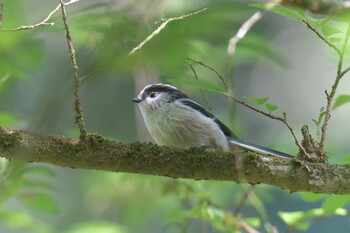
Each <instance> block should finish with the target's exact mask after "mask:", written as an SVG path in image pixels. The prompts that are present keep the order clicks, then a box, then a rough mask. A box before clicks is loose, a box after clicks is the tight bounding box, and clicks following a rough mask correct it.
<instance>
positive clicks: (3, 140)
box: [0, 128, 350, 194]
mask: <svg viewBox="0 0 350 233" xmlns="http://www.w3.org/2000/svg"><path fill="white" fill-rule="evenodd" d="M0 150H1V152H0V156H1V157H4V158H8V159H18V160H24V161H31V162H41V163H48V164H53V165H58V166H62V167H71V168H82V169H94V170H104V171H113V172H131V173H139V174H149V175H158V176H168V177H174V178H189V179H196V180H229V181H235V182H247V183H250V184H260V183H264V184H271V185H275V186H277V187H281V188H284V189H288V190H290V191H292V192H295V191H309V192H320V193H336V194H350V185H349V180H350V165H332V164H328V163H309V162H305V161H299V160H290V159H280V158H276V157H269V156H262V155H257V154H255V153H244V154H236V155H233V154H229V153H224V152H210V153H209V152H205V151H203V150H195V149H190V150H176V149H172V148H167V147H159V146H157V145H154V144H149V143H139V142H135V143H131V144H122V143H118V142H114V141H110V140H107V139H104V138H102V137H101V136H98V135H88V136H87V138H86V140H85V141H84V142H82V141H80V140H78V139H74V138H66V137H61V136H53V135H47V134H34V133H29V132H25V131H20V130H10V129H4V128H1V129H0ZM335 170H336V172H334V171H335Z"/></svg>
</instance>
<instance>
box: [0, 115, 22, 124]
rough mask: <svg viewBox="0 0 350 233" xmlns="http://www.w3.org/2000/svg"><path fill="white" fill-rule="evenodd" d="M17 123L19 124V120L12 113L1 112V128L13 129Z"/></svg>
mask: <svg viewBox="0 0 350 233" xmlns="http://www.w3.org/2000/svg"><path fill="white" fill-rule="evenodd" d="M17 122H19V119H18V118H17V117H16V116H15V115H13V114H12V113H9V112H0V126H2V127H12V126H14V124H15V123H17Z"/></svg>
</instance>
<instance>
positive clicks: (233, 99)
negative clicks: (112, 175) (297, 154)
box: [226, 94, 308, 156]
mask: <svg viewBox="0 0 350 233" xmlns="http://www.w3.org/2000/svg"><path fill="white" fill-rule="evenodd" d="M226 97H227V98H229V99H230V100H232V101H234V102H236V103H238V104H240V105H243V106H245V107H247V108H249V109H251V110H253V111H255V112H258V113H260V114H262V115H264V116H267V117H269V118H271V119H274V120H277V121H280V122H282V123H283V124H285V125H286V126H287V128H288V129H289V131H290V133H291V134H292V136H293V138H294V141H295V144H296V145H297V146H298V148H299V150H300V151H301V152H302V153H303V154H304V155H306V156H308V153H307V152H306V150H305V148H304V147H303V146H302V145H301V144H300V142H299V140H298V138H297V136H296V134H295V131H294V129H293V127H292V126H291V124H290V123H289V121H288V120H287V114H286V113H283V117H279V116H275V115H272V114H271V113H267V112H264V111H262V110H261V109H258V108H255V107H253V106H251V105H249V104H247V103H246V102H244V101H241V100H238V99H236V98H235V97H233V96H231V95H229V94H226Z"/></svg>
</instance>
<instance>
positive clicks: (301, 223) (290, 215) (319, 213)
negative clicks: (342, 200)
mask: <svg viewBox="0 0 350 233" xmlns="http://www.w3.org/2000/svg"><path fill="white" fill-rule="evenodd" d="M333 214H334V215H338V216H346V215H347V214H348V211H347V210H346V209H343V208H338V209H336V210H335V211H334V213H333ZM278 216H279V217H280V218H281V219H282V220H283V221H284V222H285V223H286V224H287V225H288V226H293V227H295V228H297V229H299V230H306V229H307V228H309V226H310V223H309V222H308V220H309V219H310V218H316V217H323V216H325V211H324V209H322V208H317V209H312V210H309V211H296V212H282V211H279V212H278Z"/></svg>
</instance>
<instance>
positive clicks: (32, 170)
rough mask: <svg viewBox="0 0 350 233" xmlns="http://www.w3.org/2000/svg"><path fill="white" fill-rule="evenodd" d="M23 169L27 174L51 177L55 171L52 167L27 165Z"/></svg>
mask: <svg viewBox="0 0 350 233" xmlns="http://www.w3.org/2000/svg"><path fill="white" fill-rule="evenodd" d="M24 171H25V172H26V173H27V174H30V175H38V176H41V177H48V178H52V177H54V176H55V172H54V171H53V170H52V169H50V168H48V167H44V166H28V167H25V168H24Z"/></svg>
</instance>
